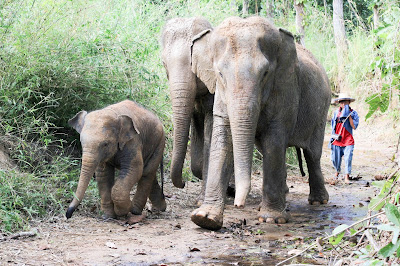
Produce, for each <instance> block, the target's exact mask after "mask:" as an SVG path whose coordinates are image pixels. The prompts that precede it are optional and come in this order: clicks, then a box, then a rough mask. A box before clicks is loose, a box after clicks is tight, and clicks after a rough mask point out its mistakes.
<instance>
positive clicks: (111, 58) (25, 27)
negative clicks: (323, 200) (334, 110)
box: [0, 0, 400, 232]
mask: <svg viewBox="0 0 400 266" xmlns="http://www.w3.org/2000/svg"><path fill="white" fill-rule="evenodd" d="M270 2H272V3H273V5H272V19H273V20H274V22H275V24H277V25H278V26H282V27H285V28H287V29H289V30H290V31H292V32H295V31H296V28H295V24H294V15H295V12H294V9H293V6H292V3H291V1H270ZM303 2H304V4H305V13H306V16H305V20H304V26H305V30H306V35H305V37H306V45H307V48H309V49H310V50H311V51H312V52H313V53H314V54H315V55H316V57H317V58H318V59H319V60H320V61H321V63H322V64H323V65H324V67H325V68H326V70H327V72H328V75H329V77H330V79H331V82H332V88H333V89H334V88H335V87H336V86H335V84H336V83H337V82H338V81H337V80H336V75H337V71H338V68H337V58H336V53H335V43H334V40H333V39H332V35H333V34H332V32H333V27H332V22H331V20H332V5H331V4H332V1H327V6H324V5H323V1H310V0H304V1H303ZM378 2H379V1H378ZM349 3H355V6H354V7H353V9H352V8H350V6H348V5H349ZM368 3H369V1H366V0H357V1H356V0H353V1H348V2H347V6H346V5H345V19H346V29H347V33H348V58H347V59H346V60H347V61H346V62H347V64H346V66H345V68H346V72H347V73H348V76H347V82H348V84H347V86H348V87H349V88H350V90H351V91H352V92H353V93H354V94H355V95H357V96H359V98H361V99H367V101H368V102H369V103H370V105H371V115H372V113H373V112H374V111H376V110H378V109H380V111H386V110H390V111H391V112H392V113H393V114H394V117H395V118H397V119H398V117H399V111H398V109H396V108H395V107H393V106H392V107H391V106H390V104H391V103H392V104H395V103H396V101H395V100H394V99H395V98H396V97H397V100H398V95H399V84H400V78H399V74H398V73H399V71H398V70H399V64H398V62H399V59H400V52H399V41H398V40H399V39H400V38H398V35H399V18H400V15H399V14H400V9H399V3H398V1H391V2H390V3H379V7H380V12H381V25H380V27H379V29H377V30H375V31H374V30H373V29H372V26H371V15H372V7H371V6H370V5H369V4H368ZM241 11H242V3H241V1H222V0H198V1H186V0H169V1H159V0H152V1H146V0H135V1H133V0H122V1H120V0H111V1H106V0H91V1H84V0H76V1H70V0H58V1H55V0H3V1H1V2H0V121H1V123H0V144H1V145H0V146H5V148H6V149H7V150H8V152H9V153H10V155H11V157H12V159H14V160H15V161H16V162H17V163H18V167H19V169H20V170H21V171H22V172H24V173H21V172H18V171H5V170H0V180H1V182H0V183H1V184H2V185H1V187H0V230H1V232H8V231H13V230H19V229H21V228H23V227H24V226H26V225H27V221H28V220H29V219H32V218H38V217H43V216H46V215H53V214H59V213H60V212H63V211H64V209H65V207H66V204H67V202H68V201H69V200H70V199H71V198H72V196H73V191H74V189H75V187H76V182H77V175H78V172H79V160H78V159H77V158H79V152H76V150H77V148H79V143H78V141H77V135H76V134H75V133H74V132H72V131H71V129H70V128H69V127H68V126H67V121H68V119H69V118H71V117H72V116H73V115H74V114H75V113H76V112H77V111H79V110H81V109H86V110H93V109H97V108H101V107H104V106H106V105H108V104H111V103H115V102H117V101H119V100H122V99H126V98H129V99H133V100H135V101H137V102H139V103H141V104H142V105H144V106H145V107H147V108H149V109H151V110H153V111H154V112H156V113H157V115H159V116H160V118H161V119H162V121H163V122H164V126H165V130H166V132H167V135H168V138H169V141H168V144H167V155H166V157H167V159H168V156H169V155H168V154H169V152H170V149H171V141H170V138H171V135H172V125H171V107H170V101H169V93H168V89H167V85H166V84H167V82H166V75H165V71H164V69H163V67H162V64H161V60H160V45H159V39H160V35H161V30H162V27H163V25H164V23H165V21H166V20H167V19H169V18H173V17H177V16H184V17H188V16H204V17H206V18H207V19H208V20H210V22H211V23H212V24H213V25H218V23H220V22H221V21H222V20H223V19H224V18H226V17H228V16H232V15H236V16H241V15H242V13H241ZM355 12H356V13H355ZM357 12H358V13H357ZM253 14H258V15H260V16H267V9H266V5H265V1H250V5H249V15H253ZM361 22H362V23H361ZM376 84H382V86H377V85H376ZM290 154H292V156H291V157H295V155H294V152H291V153H290ZM255 157H256V161H257V154H255ZM289 163H290V164H292V165H293V164H295V163H291V162H289ZM185 175H186V177H187V178H190V177H189V176H190V171H189V170H188V169H186V170H185ZM96 194H97V193H96V188H95V186H94V185H92V186H91V187H90V189H89V190H88V193H87V195H86V199H87V200H88V201H91V202H93V204H96V203H95V202H98V200H97V199H96ZM93 204H92V206H93Z"/></svg>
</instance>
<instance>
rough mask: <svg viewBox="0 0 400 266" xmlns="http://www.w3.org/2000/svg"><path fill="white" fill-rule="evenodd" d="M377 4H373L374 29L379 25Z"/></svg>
mask: <svg viewBox="0 0 400 266" xmlns="http://www.w3.org/2000/svg"><path fill="white" fill-rule="evenodd" d="M378 8H379V6H378V5H374V30H376V29H378V26H379V10H378Z"/></svg>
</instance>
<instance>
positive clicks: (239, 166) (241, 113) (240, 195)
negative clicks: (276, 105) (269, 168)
mask: <svg viewBox="0 0 400 266" xmlns="http://www.w3.org/2000/svg"><path fill="white" fill-rule="evenodd" d="M251 106H252V104H251V103H249V102H247V101H246V102H245V103H243V104H238V105H236V107H235V108H233V112H234V114H231V115H229V117H230V124H231V132H232V143H233V154H234V168H235V187H236V194H235V201H234V205H235V206H236V207H243V206H244V204H245V201H246V197H247V195H248V193H249V191H250V185H251V167H252V161H253V160H252V159H253V149H254V142H255V133H256V127H257V121H258V114H259V111H258V110H255V109H259V108H251ZM249 107H250V108H249ZM228 108H229V107H228ZM229 109H231V108H229ZM231 110H232V109H231Z"/></svg>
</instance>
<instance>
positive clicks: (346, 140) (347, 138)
mask: <svg viewBox="0 0 400 266" xmlns="http://www.w3.org/2000/svg"><path fill="white" fill-rule="evenodd" d="M337 117H340V112H339V113H338V114H337ZM335 133H336V134H340V135H341V136H342V138H341V139H340V141H339V140H335V141H334V142H332V145H336V146H340V147H345V146H350V145H354V138H353V135H351V134H350V132H349V131H347V130H346V128H345V127H344V126H343V123H336V128H335Z"/></svg>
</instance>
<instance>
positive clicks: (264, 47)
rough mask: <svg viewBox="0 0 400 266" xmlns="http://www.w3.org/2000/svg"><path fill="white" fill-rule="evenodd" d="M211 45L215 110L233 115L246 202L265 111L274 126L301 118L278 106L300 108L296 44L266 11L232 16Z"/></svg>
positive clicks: (239, 185) (240, 193) (240, 196)
mask: <svg viewBox="0 0 400 266" xmlns="http://www.w3.org/2000/svg"><path fill="white" fill-rule="evenodd" d="M210 46H211V50H212V51H213V69H214V71H215V75H216V76H217V85H216V96H215V97H216V98H215V104H214V116H215V115H218V116H221V117H228V118H229V125H230V130H231V134H232V145H233V154H234V171H235V183H236V196H235V205H236V206H243V205H244V201H245V199H246V196H247V194H248V192H249V190H250V178H251V165H252V153H253V149H254V143H255V136H256V134H257V128H258V127H260V126H261V124H262V123H263V117H264V116H268V117H269V118H268V119H269V125H270V126H274V120H276V121H279V122H281V121H282V119H289V120H292V121H285V123H287V124H288V125H292V124H293V125H294V124H295V121H296V117H297V116H296V115H294V116H293V117H291V118H287V117H285V118H283V117H280V116H281V115H280V113H279V112H276V110H277V109H278V108H286V109H293V110H295V109H296V108H298V99H299V91H300V90H299V86H298V82H297V71H298V70H297V68H298V60H297V55H296V47H295V43H294V40H293V36H292V35H291V34H290V33H288V32H286V31H285V30H278V29H276V28H275V27H274V26H273V25H272V24H270V23H269V22H268V21H267V20H265V19H263V18H260V17H250V18H247V19H241V18H229V19H226V20H225V21H224V22H222V23H221V24H220V25H219V26H218V27H217V28H215V29H214V31H213V32H212V35H211V44H210ZM274 112H275V113H274ZM281 113H282V112H281ZM293 113H296V112H293ZM264 123H265V122H264ZM290 123H292V124H290ZM213 138H214V136H213ZM283 145H284V144H283ZM210 171H213V170H212V169H211V170H210ZM210 175H212V172H209V176H210Z"/></svg>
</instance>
